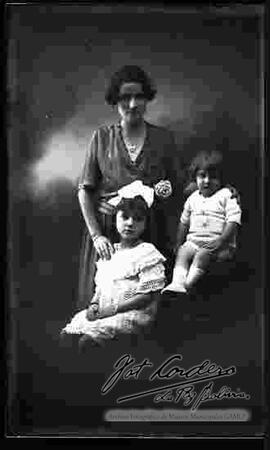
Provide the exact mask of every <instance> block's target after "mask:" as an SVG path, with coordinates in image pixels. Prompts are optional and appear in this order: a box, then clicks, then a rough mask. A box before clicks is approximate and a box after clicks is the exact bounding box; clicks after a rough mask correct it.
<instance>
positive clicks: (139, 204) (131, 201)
mask: <svg viewBox="0 0 270 450" xmlns="http://www.w3.org/2000/svg"><path fill="white" fill-rule="evenodd" d="M118 211H123V213H124V214H127V215H128V216H132V217H133V216H139V217H140V218H142V219H146V218H147V216H148V211H149V208H148V205H147V203H146V201H145V200H144V198H143V197H142V196H141V195H136V196H135V197H133V198H122V199H121V201H120V202H119V203H118V205H117V206H116V212H118Z"/></svg>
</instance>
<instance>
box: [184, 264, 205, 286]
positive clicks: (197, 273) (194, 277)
mask: <svg viewBox="0 0 270 450" xmlns="http://www.w3.org/2000/svg"><path fill="white" fill-rule="evenodd" d="M204 273H205V271H204V270H202V269H200V268H199V267H197V266H193V265H191V267H190V269H189V272H188V275H187V278H186V281H185V286H186V287H187V288H188V289H189V288H191V287H192V286H194V284H196V283H197V281H198V280H199V279H200V278H201V277H202V276H203V275H204Z"/></svg>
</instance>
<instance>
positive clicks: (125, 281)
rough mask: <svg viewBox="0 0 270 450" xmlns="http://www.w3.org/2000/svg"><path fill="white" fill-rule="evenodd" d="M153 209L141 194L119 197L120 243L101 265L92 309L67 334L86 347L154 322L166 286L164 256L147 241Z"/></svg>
mask: <svg viewBox="0 0 270 450" xmlns="http://www.w3.org/2000/svg"><path fill="white" fill-rule="evenodd" d="M149 189H150V188H149ZM146 200H147V199H146ZM148 205H149V206H150V204H149V202H148ZM148 205H147V203H146V201H145V199H144V198H143V196H142V195H135V196H134V197H133V198H122V199H120V202H119V203H118V205H117V206H116V228H117V231H118V234H119V236H120V242H119V243H116V244H114V253H113V254H112V257H111V259H109V260H106V259H99V260H98V261H97V272H96V277H95V283H96V289H95V293H94V296H93V298H92V300H91V302H90V305H89V307H88V308H87V309H84V310H82V311H80V312H79V313H77V314H76V315H75V316H74V317H73V319H72V320H71V322H70V323H69V324H68V325H66V327H65V328H64V329H63V330H62V333H68V334H78V335H82V336H83V337H82V338H81V343H82V342H84V341H85V339H86V340H90V341H92V342H93V343H98V344H102V343H104V342H106V341H107V340H108V339H113V338H115V337H116V336H117V335H119V334H130V333H134V332H137V331H138V329H139V328H140V327H144V326H146V325H148V324H149V323H151V322H152V321H153V319H154V317H155V312H156V307H157V296H156V295H155V294H156V293H157V292H158V291H161V289H162V288H163V287H164V286H165V269H164V264H163V263H164V261H165V258H164V257H163V255H162V254H161V253H160V252H159V251H158V250H157V249H156V248H155V247H154V245H153V244H150V243H147V242H143V240H142V235H143V232H144V230H145V225H146V218H147V214H148V210H149V207H148Z"/></svg>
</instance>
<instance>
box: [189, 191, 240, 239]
mask: <svg viewBox="0 0 270 450" xmlns="http://www.w3.org/2000/svg"><path fill="white" fill-rule="evenodd" d="M231 196H232V193H231V191H230V190H229V189H228V188H221V189H219V190H218V191H217V192H215V193H214V194H213V195H211V196H210V197H204V196H203V195H202V194H200V192H199V190H197V191H195V192H193V194H191V195H190V196H189V197H188V199H187V200H186V202H185V204H184V209H183V212H182V214H181V218H180V221H181V223H183V224H184V225H187V226H188V227H189V231H188V235H187V241H191V242H194V243H195V244H198V245H200V244H204V243H207V242H209V241H211V240H213V239H215V238H217V237H219V236H221V234H222V233H223V230H224V227H225V225H226V224H227V223H229V222H234V223H237V224H239V225H241V208H240V206H239V205H238V203H237V201H236V199H235V198H231ZM229 245H230V246H233V247H235V246H236V238H235V236H233V237H232V240H231V242H230V243H229Z"/></svg>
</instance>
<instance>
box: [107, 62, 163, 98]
mask: <svg viewBox="0 0 270 450" xmlns="http://www.w3.org/2000/svg"><path fill="white" fill-rule="evenodd" d="M123 83H141V85H142V90H143V93H144V95H145V98H146V100H148V101H150V100H153V98H154V97H155V95H156V92H157V91H156V89H155V87H154V86H153V83H152V80H151V79H150V77H149V76H148V75H147V74H146V73H145V71H144V70H143V69H142V68H141V67H139V66H123V67H121V68H120V69H119V70H117V72H115V73H114V74H113V76H112V77H111V80H110V83H109V86H108V87H107V89H106V92H105V100H106V102H107V103H108V104H109V105H116V104H117V103H118V98H119V91H120V88H121V86H122V84H123Z"/></svg>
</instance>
